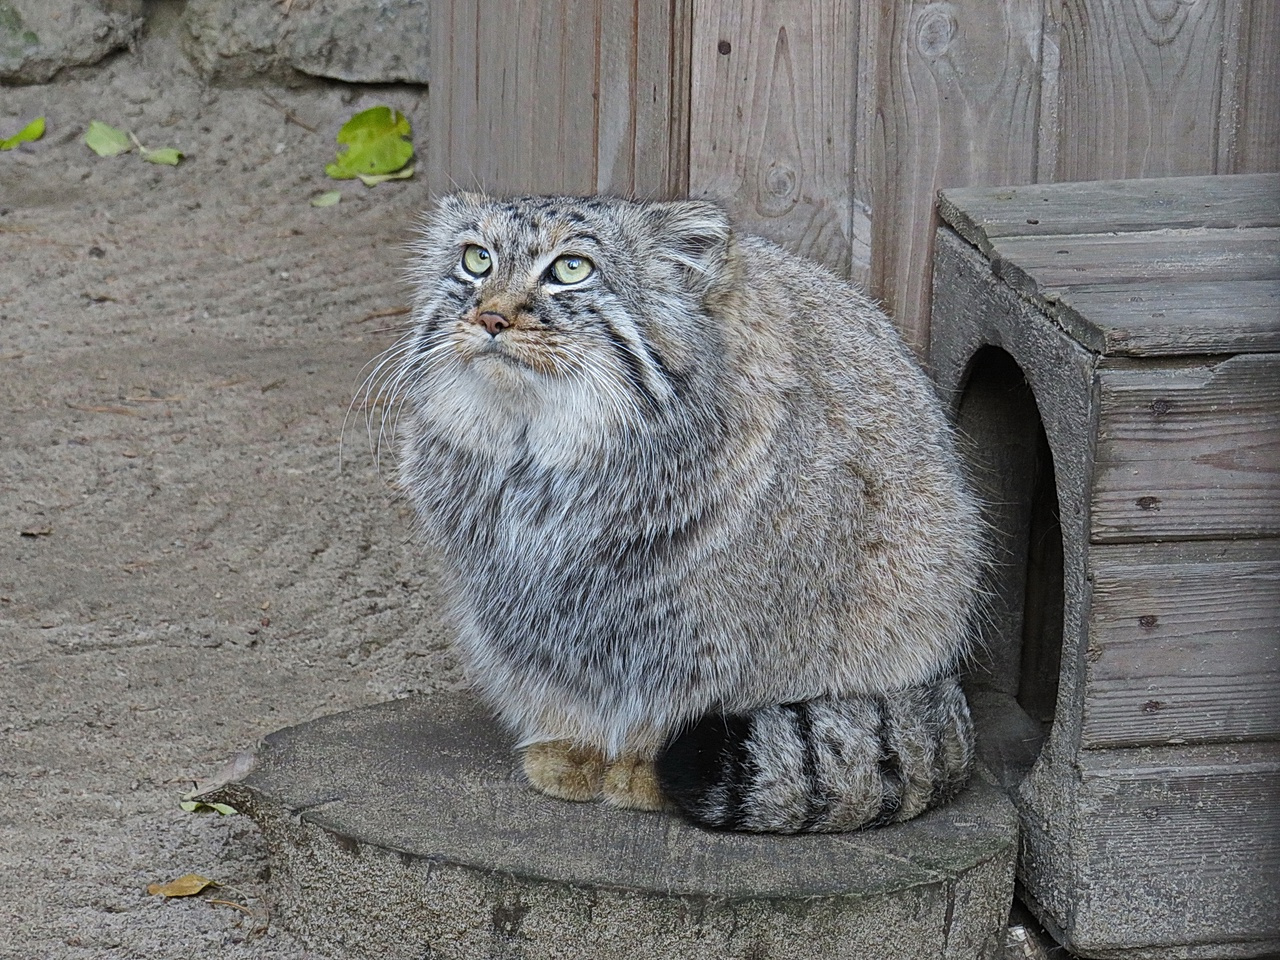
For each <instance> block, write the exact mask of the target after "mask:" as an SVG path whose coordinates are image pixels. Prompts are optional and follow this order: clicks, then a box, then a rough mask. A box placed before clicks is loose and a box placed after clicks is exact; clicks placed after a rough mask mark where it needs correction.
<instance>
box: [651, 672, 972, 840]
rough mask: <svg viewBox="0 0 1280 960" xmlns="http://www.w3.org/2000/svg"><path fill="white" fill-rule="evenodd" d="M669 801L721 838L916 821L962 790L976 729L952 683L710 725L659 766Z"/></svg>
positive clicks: (665, 754) (792, 706)
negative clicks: (719, 833)
mask: <svg viewBox="0 0 1280 960" xmlns="http://www.w3.org/2000/svg"><path fill="white" fill-rule="evenodd" d="M656 765H657V771H658V780H659V782H660V784H661V786H662V790H663V792H664V793H665V795H666V797H667V799H668V800H669V801H670V802H671V803H673V804H674V805H675V807H676V808H677V809H678V810H679V811H680V812H681V813H683V814H684V815H685V816H686V817H687V818H688V819H690V820H692V821H693V822H694V823H697V824H700V825H702V826H704V827H711V828H714V829H720V830H748V831H754V832H767V833H807V832H836V831H841V830H857V829H859V828H862V827H872V826H878V825H880V824H885V823H894V822H897V821H900V820H909V819H911V818H912V817H914V816H917V815H919V814H921V813H923V812H924V811H925V810H927V809H929V808H930V807H934V806H937V805H938V804H940V803H944V802H945V801H947V800H949V799H950V798H951V797H953V796H955V795H956V793H958V792H959V791H960V789H961V788H962V787H963V786H964V784H965V782H966V781H967V780H968V778H969V771H970V768H971V767H972V765H973V721H972V720H971V719H970V717H969V706H968V704H967V703H966V701H965V697H964V692H963V691H962V690H961V689H960V684H959V683H958V682H957V681H956V680H955V678H953V677H947V678H944V679H942V680H938V681H935V682H933V683H929V684H924V685H921V686H915V687H909V688H907V689H906V690H903V691H900V692H898V693H893V694H887V695H883V696H855V697H849V698H843V699H835V698H822V699H818V700H809V701H805V702H803V703H788V704H783V705H781V706H771V707H764V708H762V709H760V710H757V711H755V712H754V713H750V714H747V715H745V716H726V715H724V714H713V715H710V716H707V717H704V718H703V719H702V720H701V721H700V722H698V723H697V724H696V725H695V726H694V727H692V728H691V729H689V730H687V731H685V732H684V733H681V734H679V735H678V736H676V737H673V738H672V740H671V741H669V742H668V743H667V745H666V746H665V747H664V748H663V751H662V753H660V754H659V755H658V758H657V761H656Z"/></svg>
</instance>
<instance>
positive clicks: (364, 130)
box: [324, 107, 413, 180]
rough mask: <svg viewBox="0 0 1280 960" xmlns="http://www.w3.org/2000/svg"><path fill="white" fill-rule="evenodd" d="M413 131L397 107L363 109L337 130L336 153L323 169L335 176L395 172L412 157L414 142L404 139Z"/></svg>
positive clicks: (343, 176)
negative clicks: (394, 108) (393, 108)
mask: <svg viewBox="0 0 1280 960" xmlns="http://www.w3.org/2000/svg"><path fill="white" fill-rule="evenodd" d="M412 132H413V131H412V129H411V128H410V126H409V121H408V119H407V118H406V117H405V115H404V114H403V113H401V112H400V111H399V110H392V109H391V108H390V107H372V108H370V109H368V110H362V111H360V112H359V113H357V114H356V115H355V116H353V117H352V118H351V119H350V120H348V121H347V122H346V123H344V124H343V125H342V129H341V130H339V131H338V144H339V149H338V155H337V157H336V158H335V160H334V162H333V163H331V164H328V165H327V166H326V167H325V168H324V172H325V173H326V174H328V175H329V176H330V177H332V178H333V179H334V180H353V179H355V178H356V177H359V176H362V175H364V176H381V175H383V174H389V173H395V172H396V171H397V170H400V169H401V168H402V167H404V165H405V164H406V163H408V162H409V160H410V159H411V158H412V157H413V144H412V143H410V142H409V141H408V140H407V139H406V138H407V137H409V136H411V135H412ZM411 175H412V174H411V173H410V174H405V176H411Z"/></svg>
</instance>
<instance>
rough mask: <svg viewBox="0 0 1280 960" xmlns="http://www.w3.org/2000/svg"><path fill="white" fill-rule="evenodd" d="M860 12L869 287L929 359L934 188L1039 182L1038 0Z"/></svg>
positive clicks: (860, 170)
mask: <svg viewBox="0 0 1280 960" xmlns="http://www.w3.org/2000/svg"><path fill="white" fill-rule="evenodd" d="M862 14H863V15H862V26H861V29H860V31H859V35H860V41H859V58H860V60H861V61H862V62H864V64H865V66H864V67H863V69H862V71H861V78H862V83H861V86H860V89H859V91H858V100H859V103H858V135H859V137H858V139H859V148H858V155H857V161H858V162H857V169H856V171H855V177H856V187H855V193H856V195H857V196H858V198H859V201H865V202H868V205H869V206H870V209H871V264H870V281H871V283H870V285H871V291H872V293H873V294H875V295H876V296H878V297H879V298H880V299H881V300H882V301H884V303H885V305H886V307H887V308H888V310H889V312H890V314H891V315H893V316H894V317H895V319H896V320H897V322H898V325H899V327H900V328H901V329H902V331H903V334H904V335H905V336H906V338H907V340H908V342H910V343H911V344H912V345H913V346H914V347H915V348H916V349H917V350H918V351H919V352H923V350H924V348H925V345H926V344H927V343H928V336H929V331H928V325H929V302H930V289H931V285H932V279H931V259H932V243H933V236H934V232H935V229H936V227H937V219H936V214H935V212H934V198H935V196H936V194H937V191H938V190H939V189H941V188H943V187H953V186H966V185H979V184H989V185H999V184H1008V183H1030V182H1032V181H1033V180H1034V179H1035V174H1036V144H1037V138H1038V131H1039V116H1038V115H1039V105H1040V63H1039V57H1040V26H1041V6H1040V0H1009V2H1004V3H998V2H994V0H967V2H954V3H933V2H924V0H912V2H910V3H904V2H898V0H868V2H866V3H863V4H862Z"/></svg>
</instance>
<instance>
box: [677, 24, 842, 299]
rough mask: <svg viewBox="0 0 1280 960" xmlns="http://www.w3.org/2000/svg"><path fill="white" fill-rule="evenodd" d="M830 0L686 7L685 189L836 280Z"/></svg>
mask: <svg viewBox="0 0 1280 960" xmlns="http://www.w3.org/2000/svg"><path fill="white" fill-rule="evenodd" d="M856 29H857V23H856V19H855V15H854V13H853V9H852V7H851V6H850V5H849V4H848V3H844V2H841V0H780V2H770V0H749V2H742V0H706V2H702V3H698V4H697V5H696V14H695V19H694V28H693V52H692V68H693V93H692V106H691V117H692V120H691V133H690V144H689V190H690V194H691V195H692V196H695V197H706V198H711V199H715V200H720V201H724V202H725V203H727V205H728V207H729V210H730V212H731V213H732V215H733V217H734V218H735V220H736V222H737V223H738V225H739V226H740V227H741V228H742V229H743V230H745V231H747V232H749V233H756V234H760V235H761V236H765V237H768V238H769V239H771V240H773V241H775V242H777V243H779V244H781V245H782V246H784V247H786V248H787V249H789V250H791V251H793V252H795V253H800V254H803V255H805V256H808V257H811V258H813V259H815V260H819V261H821V262H822V263H825V264H826V265H827V266H829V267H831V268H832V269H833V270H835V271H836V272H837V273H840V274H842V275H845V276H847V275H848V274H849V268H850V249H851V228H852V205H851V185H850V177H851V173H852V169H853V158H852V153H851V151H852V139H851V135H850V134H851V124H852V117H853V104H854V85H855V68H854V62H855V61H854V56H855V49H856V47H855V30H856Z"/></svg>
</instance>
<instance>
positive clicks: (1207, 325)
mask: <svg viewBox="0 0 1280 960" xmlns="http://www.w3.org/2000/svg"><path fill="white" fill-rule="evenodd" d="M1040 295H1041V296H1042V297H1043V298H1044V300H1045V302H1046V305H1047V312H1048V313H1049V315H1050V316H1051V317H1053V318H1054V320H1056V321H1057V322H1058V323H1059V324H1060V325H1061V326H1062V327H1063V328H1064V329H1066V330H1067V332H1068V333H1070V334H1071V335H1072V336H1073V337H1075V338H1076V339H1077V340H1079V341H1080V343H1082V344H1083V345H1084V346H1086V347H1088V348H1089V349H1090V350H1093V351H1095V352H1098V353H1105V354H1109V355H1114V356H1123V357H1159V356H1182V355H1188V354H1225V353H1267V352H1280V280H1235V281H1209V282H1204V283H1173V282H1170V281H1167V280H1162V281H1152V282H1142V281H1135V282H1131V283H1100V284H1086V285H1082V286H1073V287H1046V288H1044V289H1042V290H1040Z"/></svg>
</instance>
